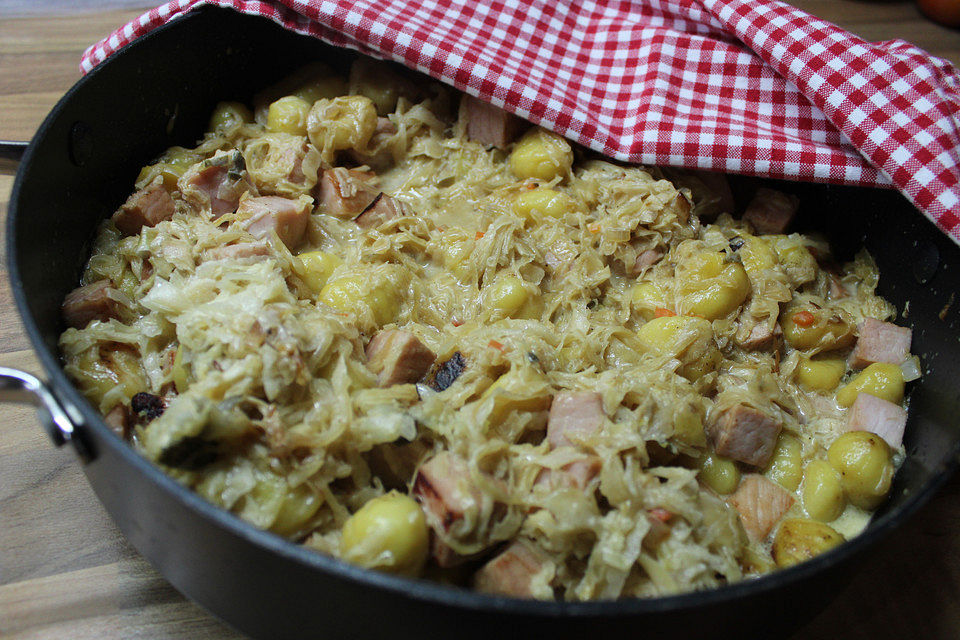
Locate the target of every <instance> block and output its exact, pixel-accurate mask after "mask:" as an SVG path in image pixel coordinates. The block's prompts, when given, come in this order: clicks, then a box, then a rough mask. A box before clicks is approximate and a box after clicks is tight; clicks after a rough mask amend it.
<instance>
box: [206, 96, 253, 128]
mask: <svg viewBox="0 0 960 640" xmlns="http://www.w3.org/2000/svg"><path fill="white" fill-rule="evenodd" d="M247 122H253V114H252V113H250V109H248V108H247V106H246V105H245V104H243V103H242V102H220V103H217V106H216V107H214V109H213V114H211V116H210V124H209V125H207V130H208V131H212V132H214V133H219V134H221V135H226V134H229V133H230V132H231V131H233V130H234V129H236V128H237V127H239V126H240V125H242V124H245V123H247Z"/></svg>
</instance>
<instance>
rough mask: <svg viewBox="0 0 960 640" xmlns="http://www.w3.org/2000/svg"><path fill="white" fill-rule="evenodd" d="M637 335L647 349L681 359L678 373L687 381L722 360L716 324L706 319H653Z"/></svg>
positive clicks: (697, 376) (713, 368) (714, 367)
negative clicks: (716, 335)
mask: <svg viewBox="0 0 960 640" xmlns="http://www.w3.org/2000/svg"><path fill="white" fill-rule="evenodd" d="M637 338H638V339H639V341H640V345H641V346H642V347H643V349H644V350H645V351H648V352H652V353H657V354H660V355H666V356H670V357H673V358H677V359H678V360H680V362H681V363H682V366H681V367H680V369H679V371H678V373H679V374H680V375H682V376H684V377H685V378H687V379H688V380H697V379H698V378H700V377H701V376H703V375H705V374H707V373H709V372H711V371H713V370H715V369H716V368H717V365H718V364H719V363H720V359H721V356H720V350H719V349H718V348H717V344H716V341H715V340H714V338H713V327H712V326H711V324H710V323H709V322H707V321H706V320H704V319H703V318H693V317H690V316H664V317H661V318H654V319H653V320H651V321H650V322H648V323H646V324H645V325H643V326H642V327H640V329H638V330H637Z"/></svg>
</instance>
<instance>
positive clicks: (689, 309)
mask: <svg viewBox="0 0 960 640" xmlns="http://www.w3.org/2000/svg"><path fill="white" fill-rule="evenodd" d="M677 281H678V282H679V284H678V286H677V312H678V313H683V314H692V315H697V316H700V317H703V318H706V319H707V320H716V319H718V318H723V317H725V316H727V315H729V314H730V313H732V312H733V311H735V310H736V309H737V308H738V307H739V306H740V305H741V304H742V303H743V301H744V300H745V299H746V298H747V295H749V293H750V280H749V279H747V274H746V272H745V271H744V270H743V267H741V266H740V265H739V264H737V263H735V262H727V261H726V257H725V254H723V253H721V252H718V251H701V252H697V253H693V254H691V255H689V256H686V257H685V258H683V259H682V260H681V261H680V264H678V265H677Z"/></svg>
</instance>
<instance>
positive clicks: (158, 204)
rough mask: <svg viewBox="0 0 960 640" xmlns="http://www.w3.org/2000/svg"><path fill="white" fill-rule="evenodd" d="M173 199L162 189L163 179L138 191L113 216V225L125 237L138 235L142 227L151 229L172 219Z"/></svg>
mask: <svg viewBox="0 0 960 640" xmlns="http://www.w3.org/2000/svg"><path fill="white" fill-rule="evenodd" d="M174 210H175V207H174V205H173V198H171V197H170V194H169V193H167V190H166V189H164V188H163V178H161V177H159V176H158V177H157V178H156V179H155V180H154V181H153V182H151V183H150V184H148V185H147V186H146V187H144V188H143V189H140V190H139V191H137V192H136V193H134V194H133V195H131V196H130V197H129V198H127V201H126V202H124V203H123V206H121V207H120V209H119V210H118V211H117V212H116V213H115V214H113V224H114V225H116V227H117V229H119V230H120V233H122V234H123V235H125V236H132V235H134V234H137V233H140V229H142V228H143V227H152V226H155V225H156V224H158V223H160V222H163V221H164V220H169V219H170V218H172V217H173V212H174Z"/></svg>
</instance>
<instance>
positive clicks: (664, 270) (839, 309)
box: [60, 60, 918, 600]
mask: <svg viewBox="0 0 960 640" xmlns="http://www.w3.org/2000/svg"><path fill="white" fill-rule="evenodd" d="M252 106H253V110H252V111H251V110H250V109H249V107H248V106H247V105H241V104H239V103H222V104H221V105H219V106H218V108H217V112H216V113H215V114H214V117H213V119H212V121H211V129H210V131H209V132H208V133H207V134H206V135H205V136H204V138H203V139H202V140H201V141H200V142H199V144H198V145H197V146H196V147H194V148H191V149H186V148H181V147H173V148H171V149H169V150H167V151H166V152H165V153H164V154H163V155H161V156H160V157H159V158H158V159H157V160H156V161H155V162H153V163H152V164H150V165H148V166H147V167H144V169H143V171H142V172H141V174H140V177H139V179H138V181H137V184H136V188H137V190H136V192H135V193H134V195H133V196H131V198H130V200H128V201H127V203H125V204H124V206H123V207H121V209H120V210H118V212H117V213H116V214H115V215H114V216H113V217H112V218H111V219H108V220H106V221H105V222H104V223H103V225H102V226H101V227H100V229H99V231H98V233H97V236H96V240H95V243H94V248H93V252H92V256H91V258H90V260H89V262H88V264H87V267H86V269H85V271H84V274H83V281H82V283H81V284H82V285H83V286H82V287H81V288H80V289H78V290H77V291H75V292H73V293H71V294H70V296H68V298H67V300H66V301H65V303H64V316H65V318H66V320H67V323H68V324H70V325H72V326H71V327H70V328H68V329H67V330H66V331H65V332H64V333H63V335H62V337H61V340H60V347H61V350H62V354H63V362H64V367H65V369H66V371H67V372H68V374H69V375H70V376H71V378H72V379H73V380H74V381H75V383H76V384H77V385H78V387H79V388H80V389H81V390H82V391H83V392H84V393H85V394H86V396H87V397H88V398H89V399H90V401H91V402H92V403H94V404H95V405H96V406H97V407H98V408H99V409H100V411H101V412H102V413H103V414H104V415H105V416H106V417H107V421H108V423H109V424H111V426H113V427H114V428H115V429H116V430H117V432H118V434H120V435H121V436H122V437H124V438H127V439H128V440H129V441H130V443H131V445H132V446H133V447H135V448H136V449H137V450H138V451H140V452H141V453H142V454H143V455H145V456H146V457H148V458H149V459H151V460H152V461H154V462H156V463H157V464H158V465H160V466H162V467H163V468H164V470H165V471H167V472H168V473H170V474H171V475H173V476H174V477H175V478H177V479H178V480H179V481H180V482H182V483H184V484H185V485H187V486H188V487H190V488H191V489H193V490H194V491H196V492H197V493H198V494H200V495H202V496H204V497H205V498H206V499H208V500H210V501H211V502H213V503H215V504H217V505H220V506H222V507H223V508H225V509H228V510H230V511H232V512H234V513H236V514H238V515H239V516H240V517H241V518H244V519H245V520H248V521H249V522H251V523H253V524H254V525H256V526H258V527H262V528H264V529H269V530H271V531H273V532H276V533H278V534H280V535H283V536H286V537H288V538H290V539H291V540H295V541H297V542H299V543H302V544H304V545H307V546H309V547H312V548H314V549H317V550H319V551H320V552H324V553H329V554H333V555H337V556H341V557H345V558H346V559H347V560H349V561H351V562H356V563H359V564H362V565H364V566H369V567H373V568H379V569H382V570H387V571H397V572H401V573H404V574H408V575H423V576H427V577H430V578H433V579H436V580H440V581H443V582H447V583H453V584H464V585H471V584H473V585H475V586H476V587H477V588H479V589H482V590H486V591H493V592H498V593H503V594H508V595H514V596H519V597H536V598H547V599H553V598H558V599H567V600H589V599H598V598H623V597H635V596H640V597H654V596H660V595H665V594H671V593H677V592H683V591H690V590H696V589H707V588H711V587H716V586H719V585H723V584H727V583H731V582H735V581H738V580H742V579H744V578H747V577H750V576H756V575H759V574H762V573H764V572H766V571H769V570H771V569H773V568H774V567H776V566H787V565H789V564H792V563H793V562H796V561H799V560H802V559H804V558H805V557H810V556H812V555H815V554H816V553H819V552H822V551H824V550H825V549H827V548H829V547H831V546H833V545H834V544H836V543H838V542H839V541H840V540H842V536H847V537H849V536H851V535H856V533H857V532H858V531H859V530H860V529H861V528H862V527H863V526H864V524H865V523H866V520H867V518H868V516H869V511H870V509H872V508H874V507H875V506H876V504H877V502H876V500H877V498H882V496H883V494H884V493H885V492H886V491H887V490H888V489H889V476H891V475H892V473H893V469H894V468H895V466H896V464H897V463H898V462H899V459H900V457H901V456H902V448H901V447H900V440H899V435H898V434H897V433H896V430H897V428H899V430H900V435H902V425H900V426H899V427H897V421H899V420H901V418H902V419H903V420H905V414H903V415H902V416H901V415H900V414H897V413H896V411H894V410H893V409H890V407H893V408H894V409H896V410H899V411H901V412H902V411H903V409H902V406H901V405H902V388H903V380H902V378H901V380H900V382H899V385H900V386H899V392H898V391H897V389H898V387H897V381H896V380H895V379H894V378H895V377H896V376H895V373H891V372H890V371H889V370H886V369H884V370H883V371H882V372H881V373H882V375H881V373H877V371H880V370H879V369H871V367H878V366H879V367H881V368H882V367H883V366H892V367H893V368H894V369H896V370H897V371H900V370H901V369H900V366H899V365H901V364H902V363H903V361H907V360H908V357H909V335H908V334H907V337H906V351H904V349H903V348H902V346H901V347H900V348H899V351H898V350H897V349H893V351H894V353H893V355H885V356H883V357H878V356H877V355H875V354H874V351H876V349H873V350H871V346H873V347H876V344H873V345H871V344H868V340H867V339H866V338H864V337H863V335H864V334H865V331H866V330H865V329H864V326H865V323H867V322H870V323H872V324H869V327H870V331H874V330H875V331H881V332H888V333H889V332H894V333H896V330H898V329H900V330H901V331H908V330H906V329H902V328H899V327H896V326H895V325H892V324H890V323H888V322H886V321H887V320H889V319H890V318H891V317H892V316H893V315H894V309H893V307H892V306H891V305H890V304H888V303H887V302H885V301H884V300H883V299H881V298H880V297H878V296H877V295H875V293H874V289H875V287H876V285H877V278H878V276H877V270H876V267H875V265H874V263H873V262H872V260H871V259H870V257H869V256H868V255H866V254H865V253H863V254H860V255H858V256H857V257H856V259H855V260H854V261H853V262H852V263H850V264H846V265H840V264H837V263H836V262H835V260H834V258H833V257H832V255H831V252H830V249H829V247H828V246H827V245H826V244H825V242H824V241H823V240H821V239H819V238H818V237H816V236H810V235H803V234H798V233H789V234H788V233H786V232H779V229H777V230H775V232H773V233H766V234H764V233H760V232H759V231H758V228H760V227H765V225H770V224H772V225H773V226H777V225H780V226H783V225H784V224H786V222H787V221H788V219H789V216H790V213H791V212H792V210H794V209H796V206H797V203H796V202H795V201H794V200H793V199H792V197H791V196H788V195H786V194H782V193H778V192H770V191H763V192H760V193H758V194H757V199H756V200H755V201H754V202H752V203H751V204H750V206H749V207H748V212H747V214H746V215H744V216H743V217H742V219H741V218H739V217H737V215H736V214H740V213H742V208H740V209H738V208H735V207H734V206H733V201H732V199H731V198H730V197H729V190H727V189H726V185H725V182H724V180H723V178H722V176H716V175H710V174H697V173H689V172H688V173H685V172H680V171H676V170H660V169H657V168H654V167H639V166H627V165H623V164H620V163H617V162H613V161H610V160H607V159H603V158H601V157H598V156H596V155H594V154H592V153H590V152H587V151H585V150H583V149H580V148H575V147H574V146H573V145H571V144H569V143H568V142H566V141H565V140H563V139H562V138H560V137H559V136H556V135H555V134H552V133H550V132H547V131H545V130H542V129H538V128H535V127H533V128H531V127H529V125H524V124H523V123H520V122H518V121H516V120H515V119H513V118H512V117H510V116H507V115H506V114H503V113H502V112H499V110H497V109H496V108H494V107H491V106H489V105H484V104H483V103H480V102H479V101H476V100H475V99H472V98H466V97H465V98H463V99H461V97H460V95H459V94H458V93H457V92H455V91H453V90H451V89H449V88H444V87H441V86H439V85H436V84H434V83H431V82H429V81H426V80H424V79H422V78H419V79H412V78H411V77H409V76H407V75H405V74H404V73H403V72H398V71H396V70H394V69H393V68H392V67H388V66H386V65H385V64H383V63H373V62H371V61H368V60H358V61H357V62H356V63H354V67H353V69H352V70H351V73H350V76H349V78H347V77H341V76H338V75H337V74H336V73H334V72H332V71H330V70H328V69H326V68H324V67H323V66H322V65H312V66H311V67H309V68H308V69H307V70H305V71H303V72H301V73H299V74H297V75H295V76H294V77H293V78H292V79H288V80H287V81H284V82H282V83H280V84H278V85H276V86H275V87H272V88H270V89H268V90H266V91H265V92H264V93H262V94H261V95H260V96H259V97H258V98H257V100H256V101H255V104H253V105H252ZM524 128H527V129H528V131H527V133H526V134H525V135H523V136H522V137H520V138H517V134H520V133H522V132H523V129H524ZM750 207H753V212H752V213H751V212H750ZM759 230H760V231H762V230H764V229H759ZM767 230H768V231H769V229H767ZM884 335H886V334H884ZM890 335H893V334H890ZM897 336H898V338H897V340H899V341H900V343H902V338H903V334H902V333H900V334H897ZM880 342H882V343H883V344H885V345H886V344H888V343H889V342H890V340H886V341H884V340H881V341H880ZM888 351H890V349H888ZM851 352H854V353H853V354H851ZM901 352H903V353H901ZM901 355H902V358H901V362H895V361H896V360H897V358H898V357H900V356H901ZM848 356H849V357H848ZM878 358H879V359H878ZM884 358H886V360H884ZM855 361H856V362H855ZM874 361H876V363H875V362H874ZM891 361H894V362H892V364H891ZM911 362H912V361H911ZM868 365H869V366H868ZM861 367H866V368H865V369H864V373H860V374H857V373H856V371H855V369H856V368H861ZM913 369H918V368H917V367H913ZM868 373H869V374H870V375H869V376H868V375H867V374H868ZM864 376H866V377H864ZM847 378H855V380H854V381H853V383H851V384H854V391H855V393H853V397H854V398H855V399H856V402H855V403H854V405H853V406H852V407H848V406H844V405H843V403H838V395H837V392H838V390H839V389H845V388H846V387H847V385H846V384H845V381H846V379H847ZM850 394H851V392H847V393H846V394H845V395H843V396H841V397H843V398H846V397H847V396H850ZM865 394H866V395H870V396H871V398H874V399H876V400H878V401H880V402H884V403H886V404H885V405H881V408H883V409H885V410H887V411H888V414H885V415H886V416H887V418H889V419H887V420H886V422H884V423H883V424H884V425H886V427H884V428H887V427H889V426H890V425H891V424H893V425H894V426H893V430H892V431H889V430H888V431H883V429H880V428H879V427H878V428H877V429H876V431H881V433H879V435H878V434H876V433H871V432H870V431H871V429H870V428H869V427H870V425H871V424H872V423H871V422H870V420H876V417H875V415H874V414H873V413H870V411H872V409H871V407H870V406H866V405H867V404H870V403H871V402H873V400H870V399H869V398H868V399H865V402H860V400H859V397H860V396H863V395H865ZM888 405H889V406H888ZM871 406H872V405H871ZM857 412H859V413H857ZM864 412H866V413H864ZM855 414H856V417H855ZM856 420H860V422H857V421H856ZM891 420H893V422H890V421H891ZM851 430H853V431H862V432H865V433H866V435H867V436H870V437H872V440H870V443H869V444H867V445H862V446H861V449H862V450H863V451H867V453H866V454H864V453H863V451H861V453H860V454H857V451H860V450H856V451H853V453H850V452H849V451H847V450H846V449H845V450H844V451H842V452H839V453H838V455H840V454H844V455H846V456H847V458H844V459H851V460H852V459H854V458H857V455H860V457H861V458H864V460H865V461H864V460H860V458H857V459H856V460H854V462H853V463H852V464H853V465H854V466H855V468H856V469H857V470H858V471H857V473H860V474H861V476H862V477H861V480H862V482H860V483H859V484H857V482H855V481H851V480H850V479H849V478H848V477H847V476H846V475H843V474H841V473H840V472H839V470H837V469H836V468H835V467H831V466H830V463H829V459H828V456H827V452H828V450H831V447H834V446H836V447H840V446H841V444H837V443H838V442H840V440H839V439H840V438H841V436H842V434H844V433H846V432H848V431H851ZM869 439H870V438H868V440H869ZM843 446H845V447H847V448H850V447H851V446H852V445H846V444H844V445H843ZM857 446H860V445H857ZM863 447H866V449H863ZM864 456H866V457H864ZM825 460H826V461H827V462H826V463H824V461H825ZM811 461H818V462H819V463H820V466H819V467H818V470H817V472H816V477H814V473H813V472H811V473H805V471H806V470H807V468H808V466H809V464H810V462H811ZM824 464H826V466H824ZM871 465H872V466H871ZM831 473H832V474H834V475H831ZM870 474H873V475H870ZM878 474H879V475H878ZM884 474H885V475H884ZM874 476H877V478H874ZM881 476H882V477H881ZM858 477H860V476H858ZM871 480H877V482H874V484H873V485H871V486H869V487H868V486H867V485H868V484H869V482H870V481H871ZM878 483H879V484H878ZM883 483H886V484H885V485H884V484H883ZM871 491H872V493H871ZM410 498H412V499H413V500H410ZM796 518H801V519H804V520H805V521H808V522H806V524H804V525H803V526H796V525H790V526H781V524H782V523H784V522H794V520H792V519H796ZM827 522H832V525H828V524H827ZM811 527H812V529H813V531H814V534H816V533H817V532H819V534H821V535H819V537H818V536H817V535H814V534H809V533H807V534H804V535H798V534H797V532H798V531H807V532H809V530H810V529H811ZM781 531H782V532H783V533H782V535H781ZM824 532H826V534H825V537H824Z"/></svg>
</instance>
